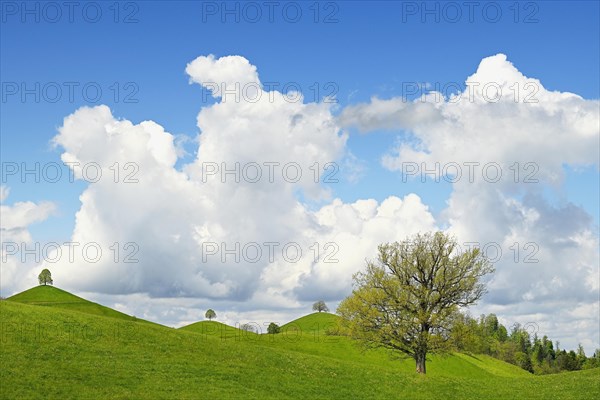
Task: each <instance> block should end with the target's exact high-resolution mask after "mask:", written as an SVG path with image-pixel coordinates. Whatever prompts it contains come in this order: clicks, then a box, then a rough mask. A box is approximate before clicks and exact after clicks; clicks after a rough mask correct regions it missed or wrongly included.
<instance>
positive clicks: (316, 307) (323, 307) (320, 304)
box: [313, 300, 329, 312]
mask: <svg viewBox="0 0 600 400" xmlns="http://www.w3.org/2000/svg"><path fill="white" fill-rule="evenodd" d="M313 311H318V312H321V311H325V312H329V307H327V304H325V302H324V301H323V300H319V301H317V302H316V303H315V304H313Z"/></svg>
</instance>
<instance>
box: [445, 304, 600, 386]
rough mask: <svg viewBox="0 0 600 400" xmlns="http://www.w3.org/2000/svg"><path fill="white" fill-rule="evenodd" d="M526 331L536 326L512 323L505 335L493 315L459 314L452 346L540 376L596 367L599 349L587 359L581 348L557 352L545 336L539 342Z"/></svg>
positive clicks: (456, 318)
mask: <svg viewBox="0 0 600 400" xmlns="http://www.w3.org/2000/svg"><path fill="white" fill-rule="evenodd" d="M527 328H529V330H535V329H536V325H528V326H521V325H519V324H514V325H513V326H512V329H511V330H510V332H508V330H507V329H506V328H505V327H504V326H503V325H502V324H500V323H499V322H498V318H497V317H496V315H495V314H489V315H487V316H486V315H482V316H481V317H480V318H479V320H476V319H474V318H472V317H470V316H468V315H462V314H459V315H457V316H455V320H454V321H453V326H452V332H451V342H452V347H453V349H454V350H455V351H461V352H468V353H474V354H487V355H490V356H492V357H495V358H498V359H500V360H502V361H506V362H508V363H511V364H514V365H517V366H519V367H521V368H523V369H524V370H526V371H529V372H533V373H535V374H540V375H541V374H551V373H557V372H561V371H577V370H581V369H591V368H597V367H600V363H599V360H600V349H598V350H596V352H595V354H594V355H593V356H591V357H589V358H588V357H586V355H585V352H584V350H583V347H582V346H581V345H580V346H579V348H578V349H577V351H576V352H575V351H573V350H571V351H568V352H567V351H566V350H564V349H563V350H559V349H558V348H557V347H558V346H554V345H553V344H552V340H550V339H549V338H548V337H547V336H543V337H542V338H541V339H540V338H539V337H538V336H537V333H534V334H533V337H532V336H531V334H530V332H529V330H528V329H527Z"/></svg>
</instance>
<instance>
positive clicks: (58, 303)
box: [6, 285, 151, 323]
mask: <svg viewBox="0 0 600 400" xmlns="http://www.w3.org/2000/svg"><path fill="white" fill-rule="evenodd" d="M6 300H7V301H13V302H17V303H23V304H29V305H36V306H44V307H54V308H61V309H65V310H69V311H76V312H82V313H86V314H93V315H101V316H105V317H110V318H117V319H123V320H127V321H140V322H147V323H151V322H149V321H145V320H142V319H138V318H136V317H133V316H131V315H127V314H124V313H122V312H120V311H117V310H114V309H112V308H109V307H105V306H103V305H100V304H98V303H94V302H91V301H89V300H86V299H83V298H81V297H79V296H76V295H74V294H72V293H69V292H67V291H65V290H62V289H59V288H57V287H54V286H46V285H40V286H36V287H33V288H31V289H28V290H25V291H23V292H21V293H17V294H15V295H14V296H11V297H9V298H7V299H6Z"/></svg>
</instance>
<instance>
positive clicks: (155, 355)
mask: <svg viewBox="0 0 600 400" xmlns="http://www.w3.org/2000/svg"><path fill="white" fill-rule="evenodd" d="M328 318H329V320H328ZM331 320H335V316H331V315H330V314H329V316H327V315H326V314H323V313H322V314H320V315H319V314H313V315H309V316H306V317H303V318H301V319H299V320H297V321H294V322H293V323H291V324H292V325H293V324H295V325H297V326H298V327H300V328H302V332H301V334H300V335H298V334H297V332H296V330H291V329H287V330H285V331H284V333H282V334H279V335H266V334H265V335H250V334H244V335H235V334H233V335H220V334H215V333H214V332H213V327H216V328H218V329H219V330H224V331H226V332H229V333H239V332H237V331H238V330H236V329H235V328H232V327H229V328H227V327H222V326H221V325H222V324H219V323H218V322H214V321H213V322H201V323H197V324H192V325H191V326H188V327H185V328H182V329H177V330H176V329H171V328H167V327H163V326H160V325H151V324H138V323H134V322H132V321H128V320H125V319H118V318H117V319H115V318H108V317H103V316H96V315H88V314H84V313H73V312H71V311H69V310H63V309H59V308H45V307H44V308H43V307H39V306H33V305H29V304H20V303H17V302H14V301H1V302H0V322H1V324H0V327H1V331H0V333H1V337H0V340H1V343H2V346H1V349H0V365H1V366H2V368H1V369H0V381H1V382H2V384H1V385H0V398H2V399H14V398H39V399H43V398H44V399H46V398H47V399H55V398H56V399H58V398H60V399H69V398H80V399H102V398H111V399H129V398H136V399H155V398H165V399H172V398H178V399H198V398H241V397H250V398H254V397H257V398H258V397H260V398H278V399H286V398H314V399H319V398H332V399H339V398H382V399H390V398H410V399H482V398H489V399H517V398H528V399H558V398H560V399H589V398H596V397H600V387H599V383H600V370H598V369H596V370H589V371H581V372H575V373H566V374H559V375H551V376H542V377H539V376H533V375H530V374H528V373H526V372H524V371H522V370H520V369H518V368H516V367H514V366H511V365H508V364H506V363H503V362H501V361H498V360H494V359H492V358H489V357H484V356H477V357H476V358H475V357H470V356H466V355H457V356H448V357H431V360H430V362H429V363H428V375H427V376H417V375H416V374H415V373H414V364H413V362H412V361H411V360H393V359H390V357H389V355H388V354H387V353H385V352H383V351H370V352H367V353H364V354H362V353H361V352H360V351H359V350H358V349H357V348H356V347H355V346H354V344H353V343H351V342H350V341H349V340H348V339H346V338H344V337H335V336H327V335H323V334H320V332H321V330H315V329H313V330H312V331H311V330H310V329H311V325H314V324H317V325H319V324H322V323H325V324H328V323H329V321H331ZM286 325H288V326H291V325H290V324H286ZM284 327H285V325H284ZM304 329H306V331H305V330H304ZM315 332H319V333H317V334H315ZM305 333H308V334H305Z"/></svg>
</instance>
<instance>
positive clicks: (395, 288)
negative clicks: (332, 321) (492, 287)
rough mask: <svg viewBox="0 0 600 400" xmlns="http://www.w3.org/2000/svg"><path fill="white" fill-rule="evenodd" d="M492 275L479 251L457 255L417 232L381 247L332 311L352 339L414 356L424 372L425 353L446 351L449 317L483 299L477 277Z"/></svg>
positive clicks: (443, 239)
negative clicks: (348, 292)
mask: <svg viewBox="0 0 600 400" xmlns="http://www.w3.org/2000/svg"><path fill="white" fill-rule="evenodd" d="M492 271H493V268H492V266H491V264H490V263H489V261H488V260H487V258H486V257H485V255H484V254H483V253H482V252H481V251H480V250H479V249H477V248H476V249H469V250H467V251H460V249H459V247H458V243H457V242H456V240H455V239H453V238H451V237H449V236H447V235H445V234H444V233H442V232H437V233H434V234H430V233H427V234H424V235H421V234H418V235H416V236H413V237H412V238H409V239H406V240H405V241H403V242H401V243H397V242H396V243H392V244H383V245H380V246H379V257H378V262H377V263H374V262H368V263H367V269H366V271H365V272H360V273H358V274H355V275H354V286H355V290H353V292H352V295H351V296H349V297H348V298H346V299H345V300H343V301H342V302H341V303H340V306H339V307H338V310H337V311H338V313H339V314H340V316H341V317H342V324H344V325H345V326H346V327H347V328H348V330H349V331H350V334H351V336H352V337H354V338H355V339H359V340H360V341H362V342H363V343H364V344H365V345H366V346H368V347H385V348H388V349H392V350H394V351H397V352H399V353H404V354H405V355H407V356H409V357H412V358H414V360H415V362H416V366H417V372H418V373H422V374H425V373H426V368H425V362H426V356H427V353H428V352H435V351H446V350H447V349H448V348H449V345H450V341H449V333H450V332H449V331H450V329H451V323H452V320H453V317H454V315H455V314H456V312H457V311H458V309H459V307H465V306H468V305H471V304H474V303H476V302H477V300H479V299H480V298H481V297H482V296H483V294H484V293H485V285H484V284H483V283H481V282H480V279H481V278H482V277H483V276H485V275H486V274H488V273H491V272H492Z"/></svg>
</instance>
